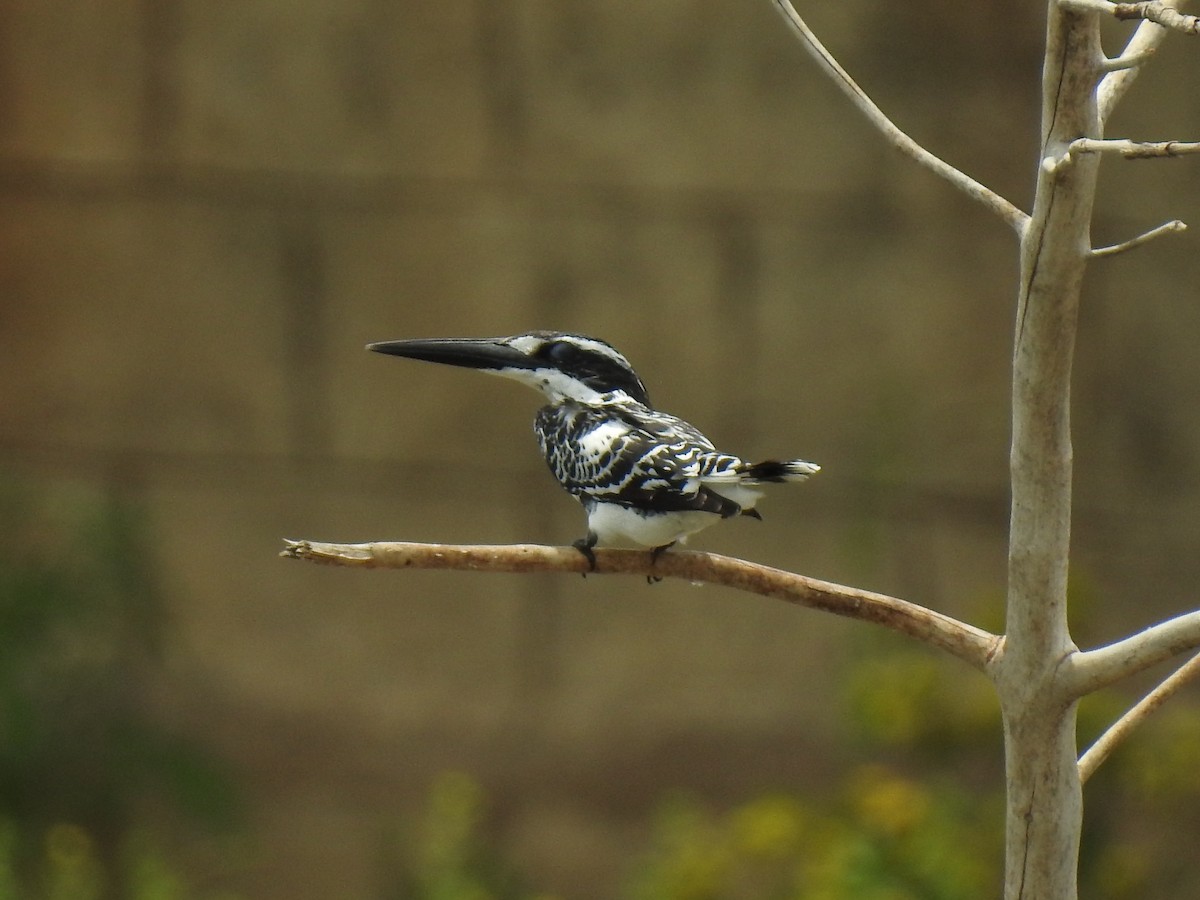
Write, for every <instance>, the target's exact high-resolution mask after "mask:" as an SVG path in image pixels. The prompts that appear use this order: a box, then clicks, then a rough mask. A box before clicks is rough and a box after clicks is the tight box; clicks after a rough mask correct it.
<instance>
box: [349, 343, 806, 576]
mask: <svg viewBox="0 0 1200 900" xmlns="http://www.w3.org/2000/svg"><path fill="white" fill-rule="evenodd" d="M367 348H368V349H369V350H375V351H377V352H379V353H388V354H391V355H393V356H404V357H408V358H410V359H421V360H427V361H430V362H440V363H446V364H449V365H456V366H466V367H469V368H474V369H479V370H480V371H484V372H490V373H492V374H495V375H501V376H504V377H506V378H511V379H514V380H516V381H520V382H522V383H524V384H528V385H530V386H531V387H534V388H537V389H538V390H540V391H541V392H542V393H543V394H544V395H545V396H546V398H547V399H548V400H549V403H548V404H547V405H546V406H543V407H542V408H541V409H540V410H539V411H538V413H537V417H536V419H535V421H534V431H535V433H536V434H537V439H538V444H539V445H540V446H541V449H542V454H543V455H544V456H545V457H546V462H547V464H548V465H549V466H550V471H551V472H553V473H554V477H555V478H557V479H558V481H559V483H560V484H561V485H562V486H563V487H564V488H565V489H566V490H567V491H568V492H570V493H571V494H574V495H575V496H576V497H577V498H578V499H579V501H580V503H582V504H583V507H584V509H585V510H586V511H587V516H588V535H587V537H586V538H584V539H581V540H579V541H576V543H575V546H576V547H578V548H579V550H580V551H581V552H582V553H583V554H584V555H585V556H587V557H588V560H589V561H590V562H591V563H592V564H593V565H594V564H595V557H594V556H593V554H592V548H593V547H595V546H617V547H621V546H626V547H628V546H634V547H648V548H652V549H653V550H654V552H655V554H656V555H657V554H658V553H660V552H662V551H663V550H665V549H666V548H668V547H670V546H671V545H672V544H674V543H676V542H677V541H683V540H685V539H686V538H687V536H688V535H690V534H694V533H696V532H697V531H700V530H702V529H704V528H707V527H708V526H709V525H712V524H715V523H716V522H719V521H720V520H721V519H727V518H729V517H730V516H735V515H738V514H739V513H740V514H742V515H749V516H753V517H755V518H759V515H758V513H757V512H756V511H755V509H754V506H755V504H756V503H757V501H758V499H759V498H760V497H761V496H762V491H761V490H760V488H761V486H762V485H763V484H767V483H771V482H785V481H803V480H804V479H806V478H808V476H810V475H813V474H815V473H816V472H818V471H820V466H818V465H816V464H815V463H811V462H806V461H804V460H801V459H792V460H786V461H782V462H781V461H775V460H768V461H766V462H760V463H747V462H744V461H743V460H741V459H739V458H738V457H736V456H733V455H731V454H728V453H721V452H719V451H718V450H717V449H716V448H715V447H714V446H713V444H712V442H711V441H710V440H709V439H708V438H706V437H705V436H704V435H703V434H701V433H700V431H698V430H697V429H696V428H695V427H693V426H692V425H690V424H688V423H687V422H685V421H683V420H682V419H679V418H677V417H675V416H672V415H668V414H667V413H664V412H659V411H658V410H656V409H654V408H653V407H652V406H651V405H650V398H649V396H648V395H647V393H646V387H645V385H644V384H642V380H641V379H640V378H639V377H638V375H637V373H636V372H634V370H633V367H632V366H631V365H630V364H629V361H628V360H627V359H626V358H625V357H624V356H622V355H621V354H620V353H618V352H617V350H616V349H615V348H613V347H612V346H611V345H609V344H607V343H605V342H604V341H601V340H597V339H596V338H590V337H584V336H583V335H578V334H565V333H562V332H552V331H533V332H529V333H528V334H520V335H515V336H513V337H505V338H492V339H472V338H445V339H434V340H405V341H386V342H382V343H376V344H368V345H367Z"/></svg>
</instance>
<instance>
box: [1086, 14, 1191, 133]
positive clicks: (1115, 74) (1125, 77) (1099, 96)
mask: <svg viewBox="0 0 1200 900" xmlns="http://www.w3.org/2000/svg"><path fill="white" fill-rule="evenodd" d="M1185 2H1187V0H1170V2H1168V3H1167V4H1165V5H1169V6H1171V7H1172V8H1173V9H1177V8H1178V7H1180V6H1182V5H1183V4H1184V3H1185ZM1169 33H1170V32H1169V31H1167V29H1165V28H1161V27H1159V26H1158V25H1156V24H1154V23H1153V22H1149V21H1145V22H1142V23H1141V24H1140V25H1139V26H1138V27H1137V28H1136V29H1135V30H1134V32H1133V36H1132V37H1131V38H1130V39H1129V43H1128V44H1126V45H1125V49H1124V50H1123V51H1122V52H1121V55H1120V56H1118V57H1117V58H1116V59H1115V60H1109V62H1108V64H1107V65H1106V66H1105V67H1104V68H1105V69H1108V70H1109V74H1107V75H1105V76H1104V78H1102V79H1101V80H1100V85H1099V87H1098V88H1097V90H1096V101H1097V106H1098V109H1099V112H1100V121H1101V122H1106V121H1108V117H1109V115H1111V114H1112V111H1113V108H1114V107H1115V106H1116V105H1117V102H1118V101H1119V100H1120V99H1121V98H1122V97H1123V96H1125V92H1126V91H1127V90H1129V87H1130V86H1131V85H1132V84H1133V81H1134V79H1135V78H1137V75H1138V66H1139V65H1140V64H1141V63H1142V62H1144V61H1145V60H1146V59H1148V58H1149V57H1150V55H1151V54H1153V53H1154V51H1155V50H1156V49H1157V48H1158V45H1159V44H1161V43H1162V42H1163V41H1164V40H1166V37H1167V35H1168V34H1169ZM1121 60H1125V61H1126V62H1132V65H1128V66H1123V67H1121V68H1120V70H1117V68H1116V64H1117V63H1119V62H1120V61H1121Z"/></svg>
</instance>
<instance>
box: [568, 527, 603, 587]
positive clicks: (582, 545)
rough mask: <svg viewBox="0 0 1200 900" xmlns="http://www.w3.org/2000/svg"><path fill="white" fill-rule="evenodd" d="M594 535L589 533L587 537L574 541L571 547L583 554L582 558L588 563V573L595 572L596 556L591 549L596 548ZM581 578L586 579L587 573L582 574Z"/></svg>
mask: <svg viewBox="0 0 1200 900" xmlns="http://www.w3.org/2000/svg"><path fill="white" fill-rule="evenodd" d="M596 540H597V537H596V534H595V533H594V532H591V531H589V532H588V536H587V537H584V538H580V539H579V540H577V541H574V542H573V543H572V544H571V546H572V547H574V548H575V549H576V550H578V551H579V552H580V553H582V554H583V558H584V559H586V560H587V561H588V572H595V571H596V554H595V553H594V552H593V551H592V548H593V547H595V546H596ZM583 577H584V578H587V572H584V573H583Z"/></svg>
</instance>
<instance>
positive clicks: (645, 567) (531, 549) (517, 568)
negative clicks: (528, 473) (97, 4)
mask: <svg viewBox="0 0 1200 900" xmlns="http://www.w3.org/2000/svg"><path fill="white" fill-rule="evenodd" d="M285 544H286V546H285V548H284V550H283V551H282V552H281V553H280V556H284V557H289V558H292V559H306V560H310V561H312V562H320V563H328V564H331V565H338V566H356V567H360V568H382V569H457V570H463V571H472V572H582V573H587V572H588V567H587V561H586V560H585V559H584V558H583V556H582V555H581V554H580V553H579V551H578V550H576V549H574V548H573V547H545V546H542V545H540V544H503V545H492V544H487V545H460V544H417V543H410V542H399V541H396V542H391V541H389V542H375V543H369V544H326V543H318V542H316V541H291V540H289V541H285ZM595 553H596V568H595V570H594V571H595V573H596V574H598V575H603V574H618V573H621V574H634V575H645V576H647V577H651V578H682V579H684V580H685V581H690V582H703V583H707V584H720V585H724V586H725V587H731V588H735V589H737V590H742V591H748V592H750V593H753V594H759V595H761V596H764V597H775V598H778V599H780V600H786V601H787V602H789V603H795V604H797V605H799V606H806V607H809V608H810V609H819V610H824V611H825V612H831V613H834V614H835V615H839V616H846V617H848V618H851V619H860V620H863V621H867V622H874V623H876V624H877V625H882V626H884V627H885V628H890V629H892V630H893V631H898V632H900V633H901V634H906V635H908V636H909V637H912V638H916V639H917V640H919V641H922V642H924V643H926V644H929V645H930V646H933V647H938V648H940V649H942V650H945V651H946V652H948V653H950V654H952V655H954V656H957V657H958V658H959V659H961V660H963V661H964V662H966V663H967V664H969V665H971V666H973V667H974V668H976V669H979V670H981V671H982V670H983V669H984V668H985V667H986V666H987V663H988V661H989V660H990V658H991V656H992V654H993V652H994V651H995V649H996V647H997V645H998V644H999V641H1000V639H999V638H998V637H997V636H996V635H994V634H991V633H989V632H987V631H983V630H982V629H979V628H975V627H974V626H971V625H967V624H965V623H963V622H960V621H958V620H957V619H954V618H952V617H950V616H947V615H943V614H942V613H939V612H934V611H933V610H930V609H926V608H925V607H923V606H918V605H917V604H915V603H909V602H908V601H906V600H900V599H897V598H896V597H889V596H887V595H886V594H876V593H873V592H871V591H863V590H859V589H858V588H852V587H844V586H842V585H840V584H833V583H831V582H827V581H818V580H817V579H815V578H806V577H805V576H803V575H796V574H793V573H791V572H785V571H783V570H782V569H774V568H771V567H769V566H762V565H758V564H757V563H751V562H746V561H745V560H740V559H734V558H732V557H729V556H721V555H718V554H715V553H696V552H691V551H672V552H670V553H664V554H662V555H660V556H659V557H658V559H657V560H654V559H653V558H652V557H651V554H650V553H648V552H645V551H640V550H596V551H595Z"/></svg>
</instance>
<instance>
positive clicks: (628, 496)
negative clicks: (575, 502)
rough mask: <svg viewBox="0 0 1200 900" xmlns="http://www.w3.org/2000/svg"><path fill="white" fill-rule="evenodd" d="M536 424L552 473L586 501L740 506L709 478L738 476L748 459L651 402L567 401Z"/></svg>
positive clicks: (727, 509) (722, 512)
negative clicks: (708, 481) (721, 448)
mask: <svg viewBox="0 0 1200 900" xmlns="http://www.w3.org/2000/svg"><path fill="white" fill-rule="evenodd" d="M534 430H535V431H536V433H537V436H538V443H539V444H540V445H541V448H542V453H543V455H545V457H546V463H547V464H548V465H549V466H550V471H551V472H553V473H554V477H555V478H557V479H558V481H559V483H560V484H562V486H563V487H564V488H566V490H567V491H569V492H570V493H572V494H575V495H576V496H577V497H579V499H580V500H584V501H587V500H592V501H596V502H601V503H616V504H620V505H622V506H629V507H633V508H636V509H643V510H647V511H655V512H678V511H683V510H698V511H702V512H711V513H715V514H717V515H719V516H722V517H724V516H732V515H736V514H737V513H738V512H739V511H740V507H739V506H738V505H737V504H736V503H734V502H733V501H731V500H729V499H727V498H725V497H722V496H721V495H719V494H717V493H714V492H713V491H711V490H709V489H707V488H706V487H705V486H704V485H703V483H702V482H703V480H705V479H706V478H707V477H709V476H712V475H715V476H716V479H715V480H721V475H723V474H725V473H730V474H732V473H733V472H734V471H735V469H736V468H737V467H738V466H741V465H742V463H741V460H739V459H738V458H737V457H734V456H730V455H728V454H724V453H718V452H717V451H716V450H715V449H714V448H713V445H712V443H711V442H710V441H709V440H708V438H706V437H705V436H704V435H703V434H701V433H700V432H699V431H698V430H696V428H694V427H693V426H692V425H689V424H688V423H687V422H684V421H683V420H682V419H678V418H676V417H674V416H670V415H667V414H666V413H660V412H657V411H654V410H650V409H647V408H645V407H634V406H621V407H617V406H605V407H588V406H581V405H578V404H573V403H566V404H560V405H555V406H546V407H543V408H542V409H541V410H540V411H539V412H538V415H537V420H536V422H535V423H534ZM727 477H728V476H727Z"/></svg>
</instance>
